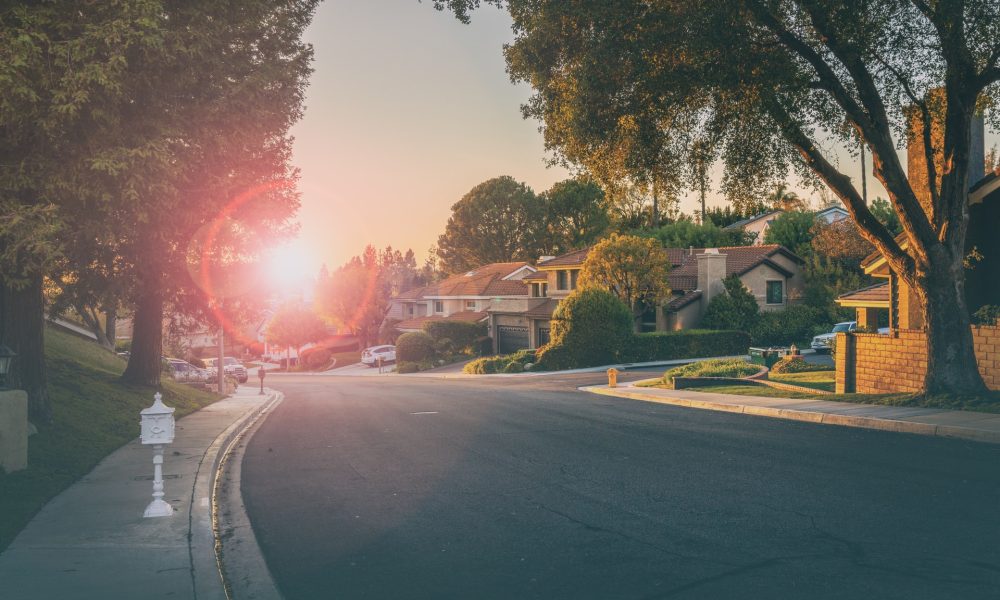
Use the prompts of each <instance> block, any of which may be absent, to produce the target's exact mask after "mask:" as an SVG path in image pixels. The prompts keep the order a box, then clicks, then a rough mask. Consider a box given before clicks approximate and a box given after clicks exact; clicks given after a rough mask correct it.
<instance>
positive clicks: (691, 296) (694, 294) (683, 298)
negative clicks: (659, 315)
mask: <svg viewBox="0 0 1000 600" xmlns="http://www.w3.org/2000/svg"><path fill="white" fill-rule="evenodd" d="M699 298H701V290H691V291H689V292H684V293H683V294H680V295H678V296H674V297H673V298H672V299H671V300H670V302H667V303H666V304H665V305H664V306H663V308H664V310H666V311H668V312H673V311H677V310H680V309H682V308H684V307H685V306H687V305H688V304H691V303H692V302H694V301H695V300H697V299H699Z"/></svg>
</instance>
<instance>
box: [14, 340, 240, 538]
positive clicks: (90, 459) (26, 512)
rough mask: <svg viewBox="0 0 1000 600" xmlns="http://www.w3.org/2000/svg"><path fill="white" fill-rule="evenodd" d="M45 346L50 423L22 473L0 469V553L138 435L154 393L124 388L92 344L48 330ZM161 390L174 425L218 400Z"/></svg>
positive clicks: (168, 385)
mask: <svg viewBox="0 0 1000 600" xmlns="http://www.w3.org/2000/svg"><path fill="white" fill-rule="evenodd" d="M45 339H46V350H45V352H46V362H47V364H48V376H49V394H50V397H51V401H52V416H53V419H52V422H51V423H34V424H35V425H36V426H37V427H38V433H37V434H36V435H33V436H31V441H30V451H31V453H30V456H29V461H28V468H27V469H25V470H23V471H18V472H16V473H11V474H4V473H3V471H2V470H0V514H3V515H4V517H3V519H0V550H2V549H4V548H6V547H7V545H8V544H10V542H11V541H12V540H13V539H14V536H15V535H16V534H17V532H18V531H19V530H20V529H21V528H22V527H24V525H25V524H27V522H28V521H29V520H30V519H31V517H32V516H34V514H35V513H36V512H37V511H38V510H39V509H41V508H42V506H44V505H45V503H46V502H48V501H49V500H50V499H51V498H53V497H55V496H56V495H57V494H59V493H60V492H61V491H62V490H64V489H65V488H66V487H68V486H69V485H70V484H72V483H73V482H74V481H76V480H78V479H79V478H80V477H83V476H84V475H86V474H87V473H88V472H89V471H90V470H91V469H93V468H94V466H95V465H97V463H99V462H100V461H101V460H102V459H103V458H104V457H105V456H107V455H108V454H110V453H111V452H113V451H114V450H116V449H118V448H119V447H121V446H123V445H124V444H126V443H128V442H129V441H131V440H133V439H135V437H136V436H137V435H139V419H138V414H139V411H140V410H142V409H143V408H146V407H148V406H149V405H150V404H152V401H153V392H155V391H156V390H155V389H153V388H148V387H140V386H132V385H126V384H123V383H122V382H121V381H120V379H119V378H120V377H121V374H122V370H123V369H124V368H125V361H124V360H122V359H121V358H119V357H117V356H115V355H114V353H112V352H110V351H108V350H104V349H103V348H100V347H99V346H97V345H95V344H93V343H91V342H88V341H85V340H82V339H80V338H77V337H75V336H73V335H70V334H67V333H64V332H62V331H59V330H57V329H54V328H48V329H46V331H45ZM160 391H161V392H162V393H163V402H164V403H165V404H166V405H167V406H171V407H174V408H175V409H176V413H175V415H176V416H177V417H178V418H179V417H182V416H184V415H187V414H190V413H192V412H194V411H196V410H198V409H200V408H203V407H205V406H207V405H209V404H211V403H212V402H215V401H217V400H218V399H219V398H220V396H217V395H215V394H211V393H208V392H204V391H199V390H196V389H194V388H192V387H190V386H186V385H181V384H178V383H174V382H173V381H170V380H168V379H166V378H164V381H163V385H162V386H161V387H160ZM182 423H183V421H182Z"/></svg>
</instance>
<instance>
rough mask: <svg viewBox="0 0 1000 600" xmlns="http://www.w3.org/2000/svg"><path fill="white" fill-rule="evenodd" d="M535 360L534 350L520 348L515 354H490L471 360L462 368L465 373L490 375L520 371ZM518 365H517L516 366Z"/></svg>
mask: <svg viewBox="0 0 1000 600" xmlns="http://www.w3.org/2000/svg"><path fill="white" fill-rule="evenodd" d="M534 362H535V351H534V350H518V351H517V352H514V353H513V354H501V355H498V356H489V357H484V358H479V359H476V360H474V361H471V362H469V363H467V364H466V365H465V367H463V368H462V372H463V373H468V374H470V375H488V374H491V373H520V372H522V371H524V370H525V365H528V364H529V363H534ZM515 365H516V366H515Z"/></svg>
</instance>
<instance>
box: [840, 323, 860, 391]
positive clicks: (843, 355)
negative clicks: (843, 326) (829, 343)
mask: <svg viewBox="0 0 1000 600" xmlns="http://www.w3.org/2000/svg"><path fill="white" fill-rule="evenodd" d="M855 343H856V342H855V338H854V336H853V335H850V334H847V333H838V334H837V353H836V355H835V356H834V364H835V365H836V369H837V370H836V387H835V390H834V391H835V392H836V393H838V394H853V393H854V390H855V376H854V371H855V357H856V354H857V353H856V351H855Z"/></svg>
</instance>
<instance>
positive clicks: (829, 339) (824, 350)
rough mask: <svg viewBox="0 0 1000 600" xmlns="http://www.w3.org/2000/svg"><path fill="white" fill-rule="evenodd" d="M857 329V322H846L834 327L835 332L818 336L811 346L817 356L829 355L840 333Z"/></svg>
mask: <svg viewBox="0 0 1000 600" xmlns="http://www.w3.org/2000/svg"><path fill="white" fill-rule="evenodd" d="M857 328H858V322H857V321H844V322H843V323H837V324H836V325H834V326H833V331H831V332H830V333H821V334H819V335H817V336H816V337H814V338H813V339H812V343H810V344H809V345H810V346H811V347H812V349H813V350H815V351H816V354H828V353H829V352H830V347H831V346H832V345H833V338H835V337H837V334H838V333H848V332H851V331H854V330H856V329H857Z"/></svg>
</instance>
